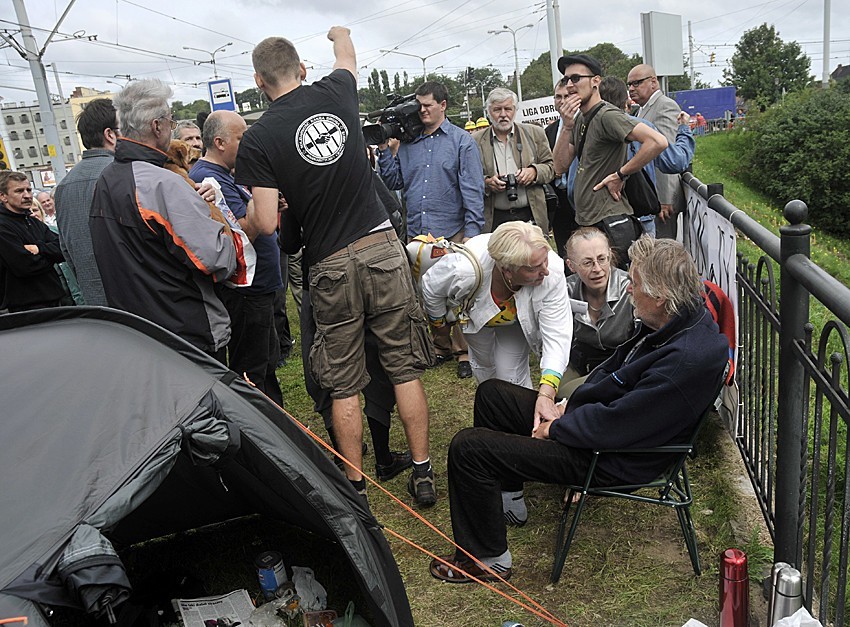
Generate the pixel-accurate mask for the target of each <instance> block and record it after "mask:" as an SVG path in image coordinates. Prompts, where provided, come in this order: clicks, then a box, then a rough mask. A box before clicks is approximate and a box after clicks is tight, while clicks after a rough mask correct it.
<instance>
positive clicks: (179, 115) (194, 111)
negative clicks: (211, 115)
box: [171, 100, 210, 120]
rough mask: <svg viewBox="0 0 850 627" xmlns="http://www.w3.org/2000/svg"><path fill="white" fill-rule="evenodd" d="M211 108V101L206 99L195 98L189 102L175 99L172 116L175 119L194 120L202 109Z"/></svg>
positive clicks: (207, 109)
mask: <svg viewBox="0 0 850 627" xmlns="http://www.w3.org/2000/svg"><path fill="white" fill-rule="evenodd" d="M209 110H210V103H209V102H207V101H206V100H195V101H194V102H190V103H188V104H183V102H182V101H180V100H175V101H174V102H173V103H172V104H171V117H173V118H174V119H175V120H194V119H195V118H196V117H197V116H198V113H200V112H201V111H207V112H209Z"/></svg>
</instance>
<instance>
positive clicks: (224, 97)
mask: <svg viewBox="0 0 850 627" xmlns="http://www.w3.org/2000/svg"><path fill="white" fill-rule="evenodd" d="M207 89H208V91H209V96H210V107H211V108H212V110H213V111H236V98H234V96H233V87H232V86H231V85H230V79H229V78H223V79H220V80H215V81H210V82H208V83H207Z"/></svg>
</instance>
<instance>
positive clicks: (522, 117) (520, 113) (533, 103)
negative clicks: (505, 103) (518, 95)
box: [515, 96, 558, 126]
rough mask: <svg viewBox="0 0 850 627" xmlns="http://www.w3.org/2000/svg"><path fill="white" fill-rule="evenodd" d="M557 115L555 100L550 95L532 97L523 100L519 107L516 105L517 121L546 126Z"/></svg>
mask: <svg viewBox="0 0 850 627" xmlns="http://www.w3.org/2000/svg"><path fill="white" fill-rule="evenodd" d="M557 117H558V112H557V111H555V100H554V99H553V98H552V96H544V97H543V98H534V99H533V100H523V101H522V102H521V103H520V105H519V107H517V113H516V118H515V120H516V121H517V122H526V123H529V124H538V125H540V126H546V125H547V124H549V122H551V121H552V120H555V119H557Z"/></svg>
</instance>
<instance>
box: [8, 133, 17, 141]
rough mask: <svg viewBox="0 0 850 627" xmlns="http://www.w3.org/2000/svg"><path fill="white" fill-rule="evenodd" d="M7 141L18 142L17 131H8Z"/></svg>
mask: <svg viewBox="0 0 850 627" xmlns="http://www.w3.org/2000/svg"><path fill="white" fill-rule="evenodd" d="M9 139H11V140H12V141H17V140H18V131H9Z"/></svg>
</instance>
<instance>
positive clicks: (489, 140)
mask: <svg viewBox="0 0 850 627" xmlns="http://www.w3.org/2000/svg"><path fill="white" fill-rule="evenodd" d="M518 102H519V99H518V98H517V95H516V94H515V93H514V92H512V91H511V90H509V89H503V88H501V87H498V88H496V89H494V90H493V91H491V92H490V94H489V95H488V96H487V102H486V108H487V116H488V117H489V118H490V123H491V126H490V127H489V128H483V129H480V130H478V131H475V132H474V133H473V134H472V138H473V139H474V140H475V142H476V143H477V144H478V149H479V151H480V152H481V162H482V166H483V169H484V230H485V231H487V232H492V231H493V230H494V229H495V228H496V227H497V226H499V225H500V224H503V223H505V222H511V221H513V220H521V221H523V222H529V221H532V220H533V221H534V223H535V224H536V225H537V226H539V227H540V229H541V230H542V231H543V233H546V234H548V233H549V217H548V215H547V210H546V194H545V192H544V191H543V184H544V183H549V182H550V181H551V180H552V178H553V177H554V176H555V168H554V162H553V160H552V150H551V149H550V148H549V143H548V142H547V140H546V133H544V132H543V129H542V128H540V127H539V126H535V125H534V124H522V123H520V122H514V117H515V116H516V109H517V103H518ZM509 175H513V176H514V177H515V179H516V187H515V189H509V188H508V180H509Z"/></svg>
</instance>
